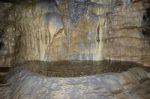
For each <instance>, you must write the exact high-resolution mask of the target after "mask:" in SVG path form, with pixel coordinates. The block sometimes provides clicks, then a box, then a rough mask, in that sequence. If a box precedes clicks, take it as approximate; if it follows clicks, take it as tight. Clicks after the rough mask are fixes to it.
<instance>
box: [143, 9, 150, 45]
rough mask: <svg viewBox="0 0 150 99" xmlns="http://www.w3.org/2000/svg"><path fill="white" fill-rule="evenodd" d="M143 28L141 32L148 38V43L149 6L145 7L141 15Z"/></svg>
mask: <svg viewBox="0 0 150 99" xmlns="http://www.w3.org/2000/svg"><path fill="white" fill-rule="evenodd" d="M143 23H144V29H143V30H142V34H143V36H144V38H145V39H146V40H148V42H149V45H150V7H149V8H147V9H146V13H145V15H144V16H143Z"/></svg>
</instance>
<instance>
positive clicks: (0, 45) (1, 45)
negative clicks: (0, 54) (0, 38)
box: [0, 42, 4, 50]
mask: <svg viewBox="0 0 150 99" xmlns="http://www.w3.org/2000/svg"><path fill="white" fill-rule="evenodd" d="M3 46H4V43H3V42H0V50H1V49H2V48H3Z"/></svg>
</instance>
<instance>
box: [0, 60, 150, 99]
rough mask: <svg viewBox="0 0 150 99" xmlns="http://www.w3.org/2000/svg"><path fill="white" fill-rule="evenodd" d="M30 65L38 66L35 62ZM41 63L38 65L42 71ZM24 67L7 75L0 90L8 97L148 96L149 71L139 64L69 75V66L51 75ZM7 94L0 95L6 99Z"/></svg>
mask: <svg viewBox="0 0 150 99" xmlns="http://www.w3.org/2000/svg"><path fill="white" fill-rule="evenodd" d="M42 64H43V63H42ZM43 65H44V64H43ZM66 65H67V64H66ZM26 66H28V65H26ZM32 66H33V68H34V67H35V69H37V68H36V66H35V63H34V64H32ZM60 66H61V65H60ZM29 67H31V66H29ZM43 67H44V66H43ZM43 67H42V68H41V67H40V68H38V69H40V70H43V71H44V68H43ZM54 67H56V66H54ZM82 67H83V66H82ZM24 68H25V67H23V68H22V66H19V67H18V68H16V69H15V70H14V71H12V72H10V74H9V75H8V76H7V77H6V78H7V83H8V86H7V87H5V89H4V90H2V91H1V93H0V94H3V93H4V92H5V94H7V95H6V96H7V97H9V98H8V99H64V98H65V99H149V98H150V96H149V95H150V93H149V91H150V88H149V85H150V78H149V74H148V72H146V71H145V70H144V69H142V68H140V67H133V68H131V69H128V70H127V71H122V72H121V73H117V72H109V73H102V72H100V73H95V74H92V75H91V74H88V73H89V72H86V75H74V76H70V77H67V76H66V75H65V74H66V73H68V74H69V72H68V71H69V69H66V70H67V71H63V70H62V71H61V72H62V74H61V75H60V73H59V72H58V75H57V72H55V71H54V72H53V70H51V72H52V74H53V75H52V74H50V75H49V76H47V75H46V74H45V75H44V74H42V75H41V71H37V70H35V71H33V70H32V71H31V70H29V69H24ZM63 68H67V66H63ZM80 69H81V68H80ZM73 70H74V69H73ZM84 70H85V69H84ZM84 70H83V71H84ZM85 71H86V70H85ZM72 72H75V71H72ZM63 74H64V75H63ZM65 76H66V77H65ZM5 94H4V95H1V97H3V96H5ZM7 97H6V98H3V99H7Z"/></svg>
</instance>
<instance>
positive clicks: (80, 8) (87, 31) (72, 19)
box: [2, 0, 150, 66]
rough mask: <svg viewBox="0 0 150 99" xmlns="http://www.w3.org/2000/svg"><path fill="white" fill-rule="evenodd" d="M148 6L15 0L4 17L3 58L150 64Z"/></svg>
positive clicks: (138, 0) (118, 1) (111, 0)
mask: <svg viewBox="0 0 150 99" xmlns="http://www.w3.org/2000/svg"><path fill="white" fill-rule="evenodd" d="M17 2H18V1H17ZM148 8H149V1H148V0H132V1H131V0H51V1H47V0H28V1H26V2H23V1H22V2H20V3H19V2H18V3H16V4H13V6H12V7H10V9H11V10H8V12H9V16H8V17H6V19H7V20H8V22H6V23H10V25H8V26H7V27H6V28H5V29H4V30H5V31H4V32H5V40H4V42H5V45H6V47H5V48H6V49H5V52H6V53H9V54H7V56H8V58H7V59H8V60H9V61H11V62H8V61H7V63H12V61H13V62H14V63H22V62H24V61H28V60H29V61H30V60H41V61H60V60H121V61H135V62H138V63H143V64H144V65H145V66H149V64H150V63H149V62H150V60H149V59H150V58H149V57H150V55H149V53H150V50H149V49H150V46H149V39H147V38H148V33H149V32H147V31H148V30H149V28H148V27H149V25H148V23H147V22H148V20H149V18H148V15H147V14H146V13H147V11H148ZM6 16H7V14H6ZM144 17H145V18H144ZM145 31H146V32H145ZM11 55H14V57H13V56H11ZM2 61H5V59H3V60H2ZM5 63H6V62H5Z"/></svg>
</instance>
